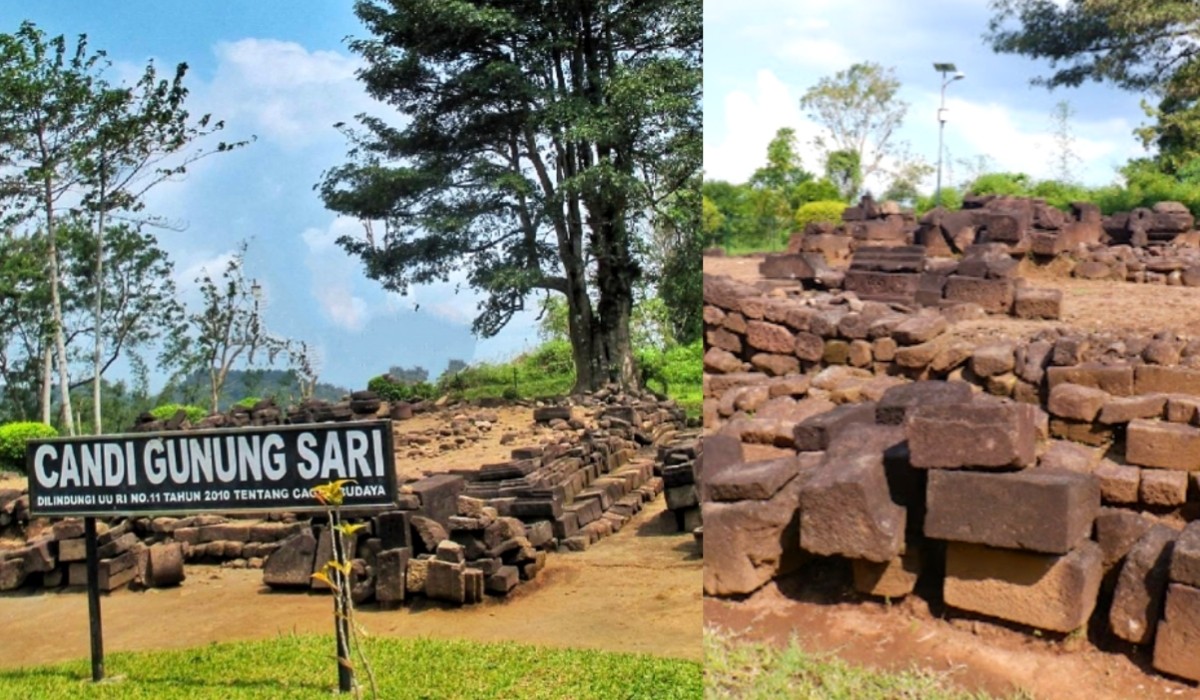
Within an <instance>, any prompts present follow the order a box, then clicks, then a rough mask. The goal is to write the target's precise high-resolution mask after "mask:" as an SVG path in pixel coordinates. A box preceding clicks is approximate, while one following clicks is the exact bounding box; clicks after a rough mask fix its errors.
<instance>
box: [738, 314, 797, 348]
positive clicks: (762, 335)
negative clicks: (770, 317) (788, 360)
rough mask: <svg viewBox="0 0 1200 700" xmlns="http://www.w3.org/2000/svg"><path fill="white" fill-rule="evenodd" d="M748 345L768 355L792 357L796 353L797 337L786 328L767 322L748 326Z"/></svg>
mask: <svg viewBox="0 0 1200 700" xmlns="http://www.w3.org/2000/svg"><path fill="white" fill-rule="evenodd" d="M746 344H747V345H749V346H750V347H752V348H754V349H756V350H761V351H763V352H768V353H776V354H783V355H790V354H792V353H793V352H794V351H795V344H796V341H795V337H794V336H793V334H792V331H791V330H790V329H788V328H787V327H786V326H780V325H778V324H775V323H767V322H766V321H750V322H749V323H747V324H746Z"/></svg>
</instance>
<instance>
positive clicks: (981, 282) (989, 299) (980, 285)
mask: <svg viewBox="0 0 1200 700" xmlns="http://www.w3.org/2000/svg"><path fill="white" fill-rule="evenodd" d="M1015 291H1016V286H1015V284H1014V283H1013V280H1011V279H979V278H976V277H961V276H958V275H953V276H951V277H949V278H948V279H947V280H946V289H945V292H944V296H945V299H946V301H953V302H970V303H972V304H979V305H980V306H982V307H983V309H984V311H987V312H988V313H994V314H1007V313H1009V311H1011V310H1012V307H1013V299H1014V294H1015Z"/></svg>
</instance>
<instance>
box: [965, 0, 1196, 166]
mask: <svg viewBox="0 0 1200 700" xmlns="http://www.w3.org/2000/svg"><path fill="white" fill-rule="evenodd" d="M992 8H993V11H994V12H995V14H994V16H993V17H992V20H991V23H990V24H989V30H988V34H987V37H986V38H987V39H988V41H990V42H991V44H992V47H993V48H994V49H995V50H996V51H998V52H1002V53H1014V54H1020V55H1023V56H1028V57H1030V58H1036V59H1044V60H1047V61H1049V63H1050V69H1051V70H1050V72H1049V74H1047V75H1042V76H1038V77H1035V78H1034V80H1033V82H1034V83H1035V84H1040V85H1044V86H1046V87H1049V88H1055V87H1059V86H1067V87H1075V86H1078V85H1080V84H1082V83H1083V82H1085V81H1098V82H1109V83H1112V84H1113V85H1116V86H1117V87H1119V88H1122V89H1126V90H1131V91H1134V92H1143V93H1148V94H1151V95H1153V96H1155V97H1156V98H1157V99H1158V100H1159V102H1158V105H1157V106H1150V105H1148V104H1146V103H1143V106H1144V107H1145V108H1146V110H1147V112H1148V114H1149V115H1150V116H1152V117H1153V118H1154V119H1155V120H1156V121H1155V123H1154V124H1152V125H1150V126H1148V127H1146V128H1144V129H1140V130H1139V131H1138V133H1139V135H1140V136H1141V137H1142V138H1143V140H1144V141H1145V143H1146V144H1147V145H1148V146H1149V145H1156V146H1158V148H1159V153H1160V161H1161V163H1162V165H1164V166H1165V167H1166V168H1167V169H1168V170H1172V171H1173V170H1175V169H1178V168H1180V167H1182V166H1183V165H1185V164H1186V163H1188V162H1190V161H1191V160H1193V159H1194V158H1196V157H1197V156H1198V155H1200V60H1198V59H1200V5H1198V4H1197V3H1195V2H1190V1H1185V0H1159V1H1156V2H1144V1H1142V0H1067V1H1066V2H1062V1H1061V0H995V1H994V2H993V3H992Z"/></svg>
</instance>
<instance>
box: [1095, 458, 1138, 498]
mask: <svg viewBox="0 0 1200 700" xmlns="http://www.w3.org/2000/svg"><path fill="white" fill-rule="evenodd" d="M1095 475H1096V478H1097V479H1099V480H1100V497H1101V498H1102V499H1103V500H1104V502H1105V503H1116V504H1118V505H1131V504H1134V503H1137V502H1138V489H1139V484H1140V483H1141V478H1142V470H1141V469H1138V468H1137V467H1131V466H1129V465H1127V464H1117V463H1116V462H1113V461H1112V460H1108V459H1104V460H1101V461H1100V464H1099V465H1098V466H1097V467H1096V471H1095Z"/></svg>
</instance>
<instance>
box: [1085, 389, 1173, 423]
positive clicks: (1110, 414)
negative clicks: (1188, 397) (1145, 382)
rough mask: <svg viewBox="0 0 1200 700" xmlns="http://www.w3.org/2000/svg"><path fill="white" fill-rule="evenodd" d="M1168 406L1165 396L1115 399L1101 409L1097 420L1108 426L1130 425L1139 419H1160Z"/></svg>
mask: <svg viewBox="0 0 1200 700" xmlns="http://www.w3.org/2000/svg"><path fill="white" fill-rule="evenodd" d="M1166 404H1167V397H1166V396H1165V395H1163V394H1146V395H1143V396H1129V397H1114V398H1110V399H1109V400H1108V401H1106V402H1105V403H1104V406H1103V407H1101V409H1100V415H1099V417H1097V420H1099V421H1100V422H1101V423H1105V424H1108V425H1115V424H1119V423H1128V422H1129V421H1131V420H1136V419H1138V418H1159V417H1161V416H1162V415H1163V411H1164V409H1165V407H1166Z"/></svg>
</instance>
